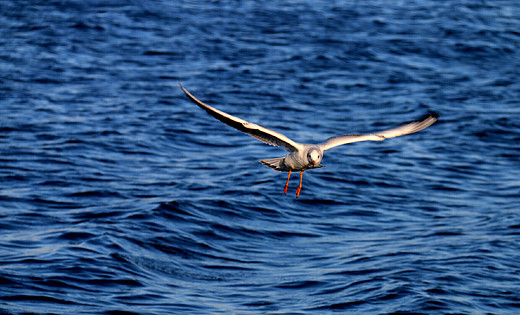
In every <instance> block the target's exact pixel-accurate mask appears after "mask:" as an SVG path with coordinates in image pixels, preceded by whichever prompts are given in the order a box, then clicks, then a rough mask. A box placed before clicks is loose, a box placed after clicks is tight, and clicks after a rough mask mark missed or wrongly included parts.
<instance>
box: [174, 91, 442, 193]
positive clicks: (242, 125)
mask: <svg viewBox="0 0 520 315" xmlns="http://www.w3.org/2000/svg"><path fill="white" fill-rule="evenodd" d="M179 85H180V87H181V89H182V90H183V91H184V93H186V95H187V96H188V97H189V98H190V100H192V101H193V102H194V103H195V104H197V105H198V106H199V107H200V108H202V109H204V110H205V111H206V112H207V113H208V114H210V115H211V116H213V117H215V118H216V119H218V120H220V121H221V122H223V123H225V124H226V125H228V126H231V127H233V128H236V129H238V130H240V131H242V132H244V133H246V134H248V135H250V136H252V137H255V138H257V139H258V140H260V141H262V142H264V143H267V144H270V145H274V146H280V147H284V148H285V149H286V150H287V151H289V154H287V155H286V156H284V157H281V158H274V159H263V160H260V162H261V163H262V164H264V165H266V166H268V167H270V168H272V169H274V170H277V171H281V172H289V175H288V176H287V182H286V184H285V188H284V193H287V186H288V184H289V179H290V176H291V172H292V171H299V172H300V185H299V186H298V189H297V190H296V197H298V196H299V195H300V190H301V187H302V176H303V172H304V171H306V170H309V169H313V168H320V167H323V165H321V160H322V159H323V152H324V151H326V150H329V149H331V148H334V147H336V146H339V145H343V144H348V143H353V142H359V141H382V140H385V139H387V138H394V137H399V136H403V135H407V134H411V133H415V132H418V131H421V130H423V129H425V128H427V127H429V126H431V125H433V124H434V123H435V122H436V121H437V117H438V116H439V115H438V114H437V113H434V112H432V113H429V114H428V115H426V116H424V117H422V118H421V119H419V120H415V121H412V122H408V123H405V124H402V125H401V126H399V127H397V128H393V129H389V130H385V131H381V132H377V133H369V134H348V135H342V136H336V137H331V138H329V139H327V140H326V141H325V142H322V143H320V144H304V143H298V142H295V141H293V140H291V139H289V138H288V137H286V136H285V135H283V134H281V133H279V132H277V131H274V130H271V129H269V128H266V127H263V126H261V125H257V124H253V123H250V122H248V121H245V120H243V119H240V118H238V117H235V116H232V115H230V114H227V113H225V112H223V111H220V110H218V109H216V108H214V107H211V106H209V105H207V104H205V103H203V102H201V101H200V100H198V99H197V98H195V96H193V95H191V94H190V92H188V91H187V90H186V89H185V88H184V87H183V86H182V85H181V84H180V83H179Z"/></svg>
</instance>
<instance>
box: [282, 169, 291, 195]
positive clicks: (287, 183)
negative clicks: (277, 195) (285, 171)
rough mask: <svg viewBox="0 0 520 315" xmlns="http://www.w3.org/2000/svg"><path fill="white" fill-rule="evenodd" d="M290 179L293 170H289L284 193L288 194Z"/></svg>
mask: <svg viewBox="0 0 520 315" xmlns="http://www.w3.org/2000/svg"><path fill="white" fill-rule="evenodd" d="M289 179H291V170H289V175H288V176H287V182H286V183H285V188H284V189H283V194H284V195H285V194H287V187H288V186H289Z"/></svg>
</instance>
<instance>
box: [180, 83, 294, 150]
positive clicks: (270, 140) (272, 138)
mask: <svg viewBox="0 0 520 315" xmlns="http://www.w3.org/2000/svg"><path fill="white" fill-rule="evenodd" d="M179 86H180V87H181V89H182V90H183V91H184V93H186V95H187V96H188V97H189V98H190V99H191V100H192V101H193V102H194V103H195V104H197V105H198V106H199V107H200V108H202V109H204V110H205V111H206V112H207V113H208V114H210V115H211V116H213V117H215V118H216V119H218V120H220V121H221V122H223V123H225V124H226V125H228V126H231V127H233V128H236V129H238V130H240V131H242V132H244V133H246V134H248V135H250V136H252V137H255V138H256V139H258V140H260V141H262V142H264V143H267V144H270V145H274V146H277V147H284V148H285V149H287V150H288V151H298V150H299V149H301V148H302V147H303V145H302V144H300V143H297V142H294V141H292V140H291V139H289V138H287V137H286V136H284V135H283V134H281V133H279V132H276V131H274V130H271V129H269V128H266V127H263V126H260V125H257V124H253V123H250V122H248V121H245V120H243V119H240V118H238V117H235V116H232V115H230V114H227V113H224V112H223V111H220V110H218V109H216V108H213V107H211V106H209V105H208V104H205V103H203V102H201V101H199V100H198V99H197V98H196V97H195V96H193V95H191V93H190V92H188V91H187V90H186V89H185V88H184V87H183V86H182V85H181V84H180V83H179Z"/></svg>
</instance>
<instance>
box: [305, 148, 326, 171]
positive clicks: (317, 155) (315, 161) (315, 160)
mask: <svg viewBox="0 0 520 315" xmlns="http://www.w3.org/2000/svg"><path fill="white" fill-rule="evenodd" d="M322 158H323V154H322V153H321V151H320V150H318V149H315V148H312V149H310V150H309V152H307V160H308V161H309V164H311V165H312V166H313V167H317V166H319V165H320V162H321V159H322Z"/></svg>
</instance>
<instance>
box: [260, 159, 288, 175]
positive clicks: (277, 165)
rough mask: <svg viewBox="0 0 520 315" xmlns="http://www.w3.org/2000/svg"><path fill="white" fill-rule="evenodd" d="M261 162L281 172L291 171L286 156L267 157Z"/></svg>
mask: <svg viewBox="0 0 520 315" xmlns="http://www.w3.org/2000/svg"><path fill="white" fill-rule="evenodd" d="M260 163H262V164H264V165H265V166H268V167H270V168H272V169H274V170H277V171H280V172H287V171H289V169H288V168H287V166H285V158H276V159H265V160H260Z"/></svg>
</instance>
